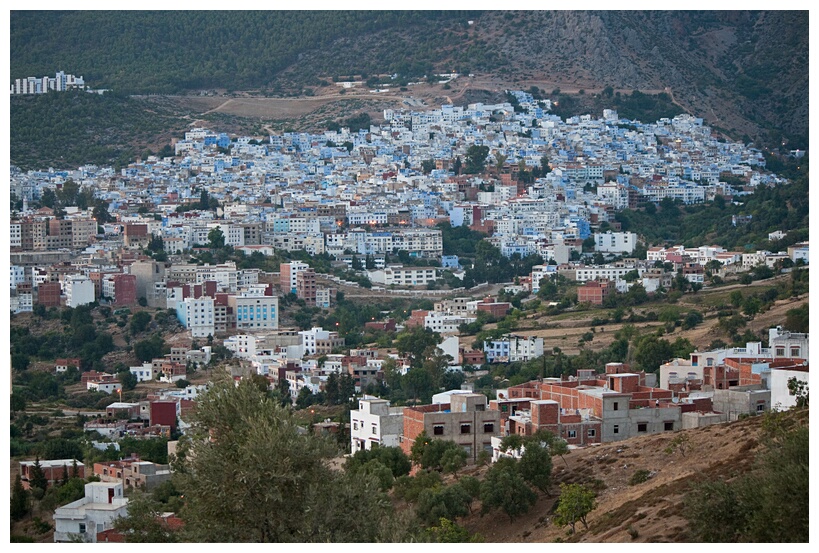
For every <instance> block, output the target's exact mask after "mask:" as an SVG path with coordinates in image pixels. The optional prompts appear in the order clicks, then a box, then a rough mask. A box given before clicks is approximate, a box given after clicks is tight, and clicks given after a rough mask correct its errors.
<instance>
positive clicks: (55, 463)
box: [20, 459, 85, 490]
mask: <svg viewBox="0 0 819 553" xmlns="http://www.w3.org/2000/svg"><path fill="white" fill-rule="evenodd" d="M36 462H37V461H36V460H35V461H20V479H21V480H22V481H23V487H24V488H25V489H27V490H28V489H30V488H31V475H32V470H33V469H34V464H35V463H36ZM75 463H76V465H77V467H76V472H77V477H78V478H85V465H83V464H82V463H81V462H79V461H77V460H75V459H54V460H48V461H47V460H41V461H40V468H41V469H42V471H43V474H45V477H46V480H48V485H49V486H51V485H53V484H54V483H55V482H59V481H60V480H62V479H63V476H65V472H66V471H68V476H69V477H71V476H72V475H73V474H74V471H75V469H74V464H75Z"/></svg>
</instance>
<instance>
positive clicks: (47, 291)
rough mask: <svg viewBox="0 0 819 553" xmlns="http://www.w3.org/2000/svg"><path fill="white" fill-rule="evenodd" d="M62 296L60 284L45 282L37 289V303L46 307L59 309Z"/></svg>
mask: <svg viewBox="0 0 819 553" xmlns="http://www.w3.org/2000/svg"><path fill="white" fill-rule="evenodd" d="M61 294H62V288H61V287H60V283H59V282H43V283H41V284H40V286H38V287H37V303H39V304H40V305H43V306H45V307H59V306H60V295H61Z"/></svg>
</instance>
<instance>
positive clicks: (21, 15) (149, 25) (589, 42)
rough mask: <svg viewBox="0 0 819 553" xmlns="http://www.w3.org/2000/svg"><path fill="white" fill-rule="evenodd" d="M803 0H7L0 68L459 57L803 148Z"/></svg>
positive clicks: (145, 83)
mask: <svg viewBox="0 0 819 553" xmlns="http://www.w3.org/2000/svg"><path fill="white" fill-rule="evenodd" d="M807 13H808V12H807V11H801V12H798V11H770V12H750V11H745V12H739V11H732V12H711V11H709V12H695V11H674V12H662V11H651V12H644V11H601V12H597V11H557V12H550V11H493V12H456V11H445V12H434V11H431V12H392V11H387V12H362V11H354V12H344V11H335V12H322V11H310V12H275V11H271V12H253V11H232V12H210V11H208V12H202V11H196V12H187V11H181V12H173V13H172V14H170V13H169V12H150V11H149V12H97V11H83V12H21V11H14V12H11V76H12V78H17V77H24V76H30V75H36V76H42V75H51V74H53V73H54V72H55V71H57V70H58V69H62V70H65V71H67V72H71V73H74V74H77V75H83V76H84V77H85V78H86V80H87V82H89V84H91V85H92V86H94V87H113V88H116V89H117V90H119V91H121V92H124V93H179V92H185V91H196V90H201V89H207V88H222V89H228V90H256V91H258V92H260V93H261V94H266V95H294V94H295V95H299V94H303V93H310V92H311V91H312V87H316V86H320V85H322V84H326V83H329V81H330V80H332V79H334V78H345V77H349V76H353V75H355V76H358V77H359V78H362V77H363V79H364V80H367V79H368V78H371V77H372V76H373V75H379V74H397V75H398V76H399V82H406V81H407V80H409V79H415V80H417V79H418V78H420V77H421V76H423V75H429V74H431V73H433V72H450V71H459V72H461V73H476V74H478V75H492V76H495V77H498V78H500V79H501V80H502V84H506V85H507V86H513V85H526V86H527V87H528V85H536V86H543V87H544V88H545V86H544V85H545V83H559V84H558V87H560V85H561V84H562V85H565V86H564V88H567V87H572V86H574V87H576V88H583V89H586V90H590V91H594V90H600V89H603V88H604V87H606V86H611V87H613V88H614V89H620V90H624V91H628V92H630V91H631V90H634V89H639V90H641V91H663V90H666V91H667V92H668V93H669V94H670V96H671V97H672V98H673V99H674V101H675V102H676V103H677V104H678V105H679V106H681V108H682V109H683V110H687V111H689V112H691V113H693V114H695V115H697V116H701V117H704V118H705V119H706V120H707V121H708V122H709V124H711V125H714V126H715V127H717V128H719V129H722V130H723V131H724V132H726V134H728V135H729V136H731V137H732V138H734V139H737V140H739V139H744V140H746V141H750V140H755V141H759V142H761V143H765V144H767V145H769V146H774V145H776V146H779V145H780V144H781V143H782V142H783V141H784V142H786V143H787V144H786V145H787V147H788V148H797V147H799V148H806V147H807V145H808V143H807V141H808V138H807V135H808V133H807V120H808V117H807V115H808V66H807V60H808V44H809V43H808V16H807ZM470 22H471V24H470ZM88 29H94V32H93V33H89V32H88ZM547 91H548V92H551V88H548V89H547Z"/></svg>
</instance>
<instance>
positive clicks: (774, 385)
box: [768, 369, 810, 411]
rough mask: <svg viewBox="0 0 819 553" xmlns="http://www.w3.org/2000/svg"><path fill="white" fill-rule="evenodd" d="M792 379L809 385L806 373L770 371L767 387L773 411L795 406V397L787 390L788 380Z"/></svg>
mask: <svg viewBox="0 0 819 553" xmlns="http://www.w3.org/2000/svg"><path fill="white" fill-rule="evenodd" d="M794 377H795V378H796V379H797V380H801V381H802V382H805V383H806V384H810V378H809V374H808V371H788V370H776V369H773V370H771V376H770V377H769V379H768V387H769V388H770V390H771V400H770V401H771V406H772V408H773V409H776V410H777V411H782V410H784V409H789V408H791V407H793V406H795V405H796V396H792V395H791V394H790V391H789V390H788V379H790V378H794Z"/></svg>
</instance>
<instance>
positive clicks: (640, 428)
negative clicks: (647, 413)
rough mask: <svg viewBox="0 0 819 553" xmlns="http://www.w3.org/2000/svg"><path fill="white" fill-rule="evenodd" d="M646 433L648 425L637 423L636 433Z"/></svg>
mask: <svg viewBox="0 0 819 553" xmlns="http://www.w3.org/2000/svg"><path fill="white" fill-rule="evenodd" d="M646 431H648V423H645V422H638V423H637V432H646Z"/></svg>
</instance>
